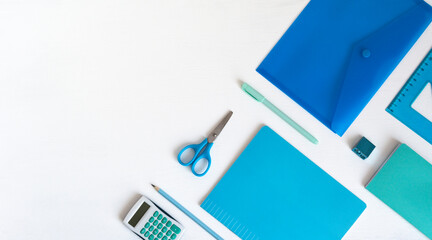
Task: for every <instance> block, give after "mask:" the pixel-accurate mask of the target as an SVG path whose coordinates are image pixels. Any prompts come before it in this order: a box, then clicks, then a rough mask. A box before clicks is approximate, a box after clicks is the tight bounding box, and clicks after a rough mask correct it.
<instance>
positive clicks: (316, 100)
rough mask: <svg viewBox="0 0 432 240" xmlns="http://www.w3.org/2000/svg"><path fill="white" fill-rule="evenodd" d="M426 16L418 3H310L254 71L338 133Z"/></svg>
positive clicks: (429, 14)
mask: <svg viewBox="0 0 432 240" xmlns="http://www.w3.org/2000/svg"><path fill="white" fill-rule="evenodd" d="M431 21H432V7H431V6H430V5H429V4H427V3H426V2H424V1H420V0H311V1H310V2H309V4H308V5H307V6H306V7H305V9H304V10H303V11H302V12H301V14H300V15H299V16H298V18H297V19H296V20H295V21H294V23H293V24H292V25H291V26H290V28H289V29H288V30H287V31H286V32H285V34H284V35H283V36H282V38H281V39H280V40H279V42H278V43H277V44H276V45H275V46H274V47H273V49H272V50H271V51H270V53H269V54H268V55H267V57H266V58H265V59H264V60H263V62H262V63H261V64H260V65H259V67H258V68H257V71H258V72H259V73H260V74H261V75H262V76H264V77H265V78H266V79H267V80H269V81H270V82H271V83H273V84H274V85H275V86H276V87H278V88H279V89H280V90H281V91H283V92H284V93H285V94H287V95H288V96H289V97H291V98H292V99H293V100H295V101H296V102H297V103H298V104H300V105H301V106H302V107H303V108H305V109H306V110H307V111H308V112H309V113H311V114H312V115H313V116H315V117H316V118H317V119H318V120H320V121H321V122H322V123H323V124H324V125H326V126H327V127H328V128H330V129H331V130H332V131H333V132H335V133H336V134H338V135H339V136H342V135H343V134H344V132H345V131H346V130H347V129H348V127H349V126H350V125H351V123H352V122H354V120H355V119H356V117H357V116H358V115H359V114H360V112H361V110H362V109H363V108H364V107H365V106H366V104H367V103H368V102H369V100H370V99H371V98H372V97H373V95H374V94H375V93H376V92H377V91H378V89H379V88H380V87H381V85H382V84H383V82H384V81H385V80H386V79H387V77H388V76H389V75H390V74H391V72H392V71H393V69H394V68H395V67H396V66H397V64H399V62H400V61H401V60H402V58H403V57H404V56H405V54H406V53H407V52H408V51H409V49H410V48H411V47H412V46H413V44H414V43H415V42H416V41H417V39H418V38H419V37H420V35H421V34H422V33H423V31H424V30H425V29H426V28H427V26H428V25H429V23H430V22H431Z"/></svg>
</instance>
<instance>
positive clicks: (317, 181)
mask: <svg viewBox="0 0 432 240" xmlns="http://www.w3.org/2000/svg"><path fill="white" fill-rule="evenodd" d="M201 207H202V208H203V209H204V210H206V211H207V212H208V213H210V214H211V215H212V216H213V217H215V218H216V219H217V220H218V221H220V222H221V223H222V224H224V225H225V226H226V227H227V228H229V229H230V230H231V231H232V232H234V233H235V234H236V235H237V236H239V237H240V238H241V239H244V240H252V239H253V240H256V239H296V240H301V239H313V240H316V239H341V238H342V237H343V236H344V235H345V233H346V232H347V231H348V230H349V229H350V227H351V226H352V225H353V224H354V222H355V221H356V220H357V218H358V217H359V216H360V214H361V213H362V212H363V210H364V209H365V208H366V204H365V203H364V202H362V201H361V200H360V199H359V198H357V197H356V196H355V195H354V194H352V193H351V192H350V191H348V190H347V189H346V188H345V187H344V186H342V185H341V184H340V183H338V182H337V181H336V180H334V179H333V178H332V177H331V176H330V175H328V174H327V173H326V172H324V171H323V170H322V169H321V168H319V167H318V166H317V165H315V164H314V163H313V162H312V161H310V160H309V159H308V158H307V157H305V156H304V155H303V154H302V153H301V152H299V151H298V150H297V149H295V148H294V147H293V146H292V145H291V144H289V143H288V142H286V141H285V140H284V139H283V138H282V137H280V136H279V135H278V134H277V133H275V132H274V131H273V130H271V129H270V128H269V127H267V126H265V127H263V128H261V130H260V131H259V132H258V134H257V135H256V136H255V137H254V139H253V140H252V141H251V142H250V143H249V145H248V146H247V147H246V149H245V150H244V151H243V153H242V154H241V155H240V156H239V158H238V159H237V160H236V161H235V163H234V164H233V165H232V166H231V168H230V169H229V170H228V172H227V173H226V174H225V176H224V177H223V178H222V180H220V182H219V183H218V184H217V186H216V187H215V188H214V189H213V191H212V192H211V193H210V194H209V195H208V197H207V198H206V199H205V200H204V202H203V203H202V204H201Z"/></svg>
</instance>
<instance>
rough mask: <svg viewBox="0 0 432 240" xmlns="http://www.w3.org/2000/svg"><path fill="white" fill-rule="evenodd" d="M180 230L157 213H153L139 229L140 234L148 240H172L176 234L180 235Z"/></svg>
mask: <svg viewBox="0 0 432 240" xmlns="http://www.w3.org/2000/svg"><path fill="white" fill-rule="evenodd" d="M180 232H181V229H180V228H179V227H178V226H177V225H175V224H173V223H172V222H171V221H169V220H168V219H167V218H166V217H165V216H163V215H162V214H161V213H159V212H158V211H155V212H154V213H153V215H152V217H150V219H149V220H148V222H147V223H146V224H145V225H144V228H143V229H141V231H140V233H141V234H143V235H144V237H146V238H147V239H148V240H174V239H176V238H177V234H180Z"/></svg>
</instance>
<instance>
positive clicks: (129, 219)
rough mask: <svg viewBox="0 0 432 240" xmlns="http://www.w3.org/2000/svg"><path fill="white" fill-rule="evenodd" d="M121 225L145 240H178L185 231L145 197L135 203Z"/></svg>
mask: <svg viewBox="0 0 432 240" xmlns="http://www.w3.org/2000/svg"><path fill="white" fill-rule="evenodd" d="M123 223H124V224H125V225H126V227H128V228H129V229H130V230H132V232H134V233H135V234H136V235H138V236H139V237H141V238H142V239H145V240H174V239H180V238H181V237H182V236H183V233H184V231H185V230H184V227H183V226H182V225H181V224H180V223H179V222H177V220H175V219H174V218H173V217H171V215H169V214H168V213H167V212H165V211H164V210H163V209H162V208H160V207H159V206H157V205H156V204H155V203H154V202H153V201H152V200H150V199H148V198H147V197H145V196H141V198H140V199H139V200H138V201H137V202H136V203H135V205H134V206H133V207H132V208H131V210H130V211H129V213H128V214H127V215H126V217H125V219H124V220H123Z"/></svg>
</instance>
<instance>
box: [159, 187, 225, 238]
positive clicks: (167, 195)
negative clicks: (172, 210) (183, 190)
mask: <svg viewBox="0 0 432 240" xmlns="http://www.w3.org/2000/svg"><path fill="white" fill-rule="evenodd" d="M152 187H153V188H154V189H155V190H156V191H157V192H158V193H160V194H161V195H162V196H163V197H164V198H165V199H166V200H168V201H170V202H171V203H172V204H174V206H176V207H177V208H178V209H180V211H182V212H183V213H184V214H186V215H187V216H188V217H190V219H192V220H193V221H194V222H196V223H197V224H198V225H200V227H202V228H203V229H204V230H206V231H207V232H208V233H210V234H211V235H212V236H213V237H214V238H215V239H217V240H223V238H221V236H219V235H218V234H217V233H215V232H214V231H213V230H211V229H210V228H209V227H208V226H207V225H205V224H204V223H203V222H202V221H201V220H199V219H198V218H197V217H196V216H195V215H193V214H192V213H191V212H189V210H187V209H186V208H185V207H183V206H182V205H181V204H180V203H178V202H177V201H176V200H175V199H174V198H172V197H171V196H170V195H169V194H168V193H166V192H165V191H164V190H162V189H161V188H160V187H157V186H155V185H153V184H152ZM178 232H180V231H178ZM171 239H172V240H174V239H175V238H173V237H171ZM158 240H159V239H158Z"/></svg>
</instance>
